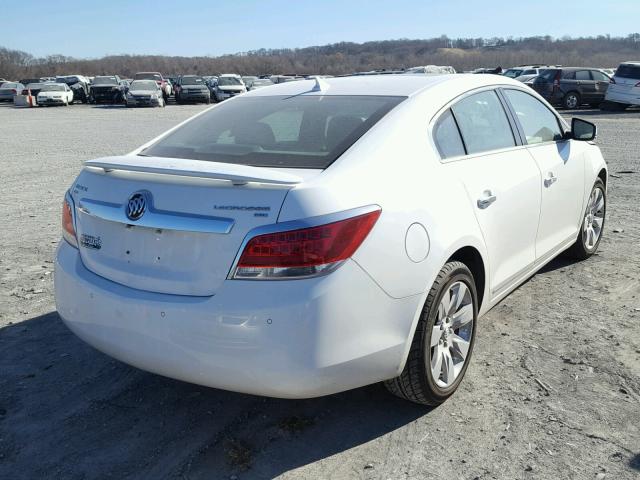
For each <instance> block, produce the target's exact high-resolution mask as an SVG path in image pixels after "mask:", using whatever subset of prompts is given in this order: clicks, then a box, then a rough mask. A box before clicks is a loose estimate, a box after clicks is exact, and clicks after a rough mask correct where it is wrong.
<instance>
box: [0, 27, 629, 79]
mask: <svg viewBox="0 0 640 480" xmlns="http://www.w3.org/2000/svg"><path fill="white" fill-rule="evenodd" d="M634 59H635V60H640V34H639V33H633V34H630V35H627V36H625V37H611V36H609V35H606V36H597V37H580V38H570V37H563V38H559V39H557V38H552V37H550V36H541V37H526V38H501V37H495V38H456V39H452V38H448V37H447V36H441V37H437V38H430V39H424V40H409V39H400V40H387V41H373V42H365V43H350V42H341V43H335V44H331V45H324V46H315V47H305V48H291V49H289V48H286V49H259V50H254V51H249V52H239V53H235V54H232V55H222V56H217V57H213V56H196V57H183V56H164V55H110V56H106V57H102V58H98V59H78V58H73V57H67V56H63V55H49V56H46V57H41V58H39V57H35V56H33V55H31V54H29V53H27V52H23V51H19V50H10V49H7V48H2V47H0V77H4V78H7V79H19V78H25V77H41V76H55V75H74V74H75V75H88V76H91V75H109V74H112V75H113V74H117V75H121V76H123V77H131V76H133V75H134V74H135V73H136V72H141V71H159V72H162V73H163V74H165V75H172V74H174V75H175V74H185V75H186V74H197V75H215V74H220V73H230V72H232V73H239V74H241V75H256V74H306V75H309V74H319V75H343V74H349V73H354V72H358V71H370V70H380V69H404V68H409V67H413V66H418V65H430V64H435V65H451V66H453V67H454V68H455V69H456V70H457V71H465V70H472V69H474V68H480V67H497V66H502V67H503V68H506V67H510V66H514V65H526V64H537V63H540V64H551V65H565V66H569V65H571V66H591V67H602V68H606V67H616V66H617V65H618V64H619V63H620V62H622V61H625V60H634Z"/></svg>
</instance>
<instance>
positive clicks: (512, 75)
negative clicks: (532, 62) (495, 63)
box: [504, 68, 522, 78]
mask: <svg viewBox="0 0 640 480" xmlns="http://www.w3.org/2000/svg"><path fill="white" fill-rule="evenodd" d="M520 75H522V70H521V69H516V68H510V69H509V70H507V71H506V72H504V76H505V77H509V78H516V77H519V76H520Z"/></svg>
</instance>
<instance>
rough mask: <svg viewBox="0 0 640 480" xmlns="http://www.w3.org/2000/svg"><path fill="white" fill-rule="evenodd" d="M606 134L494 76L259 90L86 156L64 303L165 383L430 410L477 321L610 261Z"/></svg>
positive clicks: (70, 209) (73, 197) (63, 308)
mask: <svg viewBox="0 0 640 480" xmlns="http://www.w3.org/2000/svg"><path fill="white" fill-rule="evenodd" d="M595 135H596V127H595V125H593V124H592V123H589V122H587V121H584V120H580V119H578V118H573V120H572V124H571V126H569V125H568V124H567V123H566V121H565V120H564V119H563V118H562V117H561V116H560V115H559V114H558V113H557V112H556V111H555V110H554V109H553V108H552V107H551V106H550V105H549V104H548V103H547V102H545V101H544V100H543V99H542V98H540V96H539V95H537V94H536V93H535V92H533V91H532V90H531V89H529V88H527V87H525V86H524V85H523V84H522V83H520V82H516V81H514V80H512V79H509V78H505V77H499V76H495V75H465V76H462V75H446V76H430V75H429V76H427V75H400V76H395V77H389V76H374V77H367V78H358V77H348V78H334V79H326V80H320V79H315V80H306V81H300V82H292V83H286V84H283V85H278V86H274V87H271V88H266V89H262V90H257V91H253V92H249V93H248V94H246V95H243V96H241V97H239V98H237V99H234V101H232V102H225V103H223V104H221V105H219V106H218V107H216V108H211V109H208V110H207V111H205V112H203V113H201V114H199V115H197V116H195V117H193V118H191V119H189V120H187V121H186V122H184V123H183V124H181V125H180V126H178V127H177V128H173V129H171V130H169V131H168V132H166V133H164V134H162V135H160V136H159V137H158V138H156V139H154V140H151V141H149V142H147V143H146V144H144V145H142V146H140V147H139V148H138V149H136V150H134V151H133V152H131V153H130V154H127V155H124V156H116V157H108V158H100V159H96V160H89V161H87V162H85V164H84V168H83V169H82V171H81V172H80V174H79V176H78V178H77V180H76V181H74V182H73V187H72V188H70V189H69V190H68V192H67V193H66V195H65V198H64V203H63V209H62V226H63V232H62V237H63V238H62V239H61V241H60V244H59V247H58V249H57V252H56V260H55V299H56V306H57V310H58V313H59V314H60V317H61V318H62V320H63V321H64V322H65V324H66V325H67V326H68V327H69V328H70V329H71V330H72V331H73V332H74V333H75V334H76V335H78V336H79V337H80V338H82V339H83V340H85V341H86V342H87V343H89V344H91V345H93V346H94V347H95V348H97V349H99V350H101V351H103V352H105V353H107V354H108V355H111V356H112V357H115V358H117V359H119V360H121V361H123V362H126V363H129V364H132V365H134V366H137V367H139V368H142V369H145V370H149V371H152V372H155V373H157V374H161V375H164V376H167V377H172V378H177V379H181V380H184V381H187V382H194V383H198V384H202V385H207V386H210V387H214V388H221V389H227V390H233V391H239V392H244V393H249V394H258V395H268V396H275V397H285V398H308V397H317V396H321V395H328V394H333V393H337V392H340V391H344V390H348V389H352V388H357V387H361V386H364V385H368V384H371V383H376V382H381V381H385V383H386V385H387V387H388V389H389V390H390V391H391V392H392V393H393V394H395V395H397V396H399V397H402V398H404V399H407V400H410V401H413V402H417V403H421V404H427V405H437V404H440V403H442V402H444V401H445V400H446V399H447V398H448V397H450V396H451V395H452V394H453V393H454V392H455V391H456V389H457V388H458V386H459V385H460V383H461V382H462V380H463V377H464V375H465V372H466V370H467V367H468V365H469V364H470V360H471V356H472V351H473V349H474V339H475V337H476V330H477V328H478V327H482V325H483V324H482V322H479V321H478V319H479V318H480V317H482V315H484V314H485V313H487V312H488V311H489V310H490V309H491V308H492V307H493V306H495V305H497V304H499V302H501V301H502V299H504V298H505V297H506V296H507V295H509V293H510V292H512V291H513V290H515V289H516V288H518V286H519V285H521V284H522V283H523V282H525V281H526V280H527V279H528V278H530V277H531V276H532V275H533V274H534V273H535V272H536V271H538V270H539V269H541V268H542V267H543V266H544V265H546V264H547V263H548V262H550V261H551V260H552V259H553V258H554V257H556V256H557V255H559V254H560V253H562V252H564V251H567V250H568V251H567V254H569V255H571V256H573V257H574V258H576V259H586V258H588V257H590V256H591V255H593V254H594V253H596V251H597V250H598V245H599V243H600V240H601V238H602V232H603V226H604V222H605V212H606V201H607V188H606V183H607V166H606V163H605V161H604V159H603V157H602V154H601V152H600V149H599V148H598V147H597V146H596V145H594V144H593V142H592V140H593V139H594V138H595ZM389 158H394V162H393V168H390V162H389ZM141 173H142V174H141ZM193 177H196V179H194V178H193ZM200 179H202V181H199V180H200ZM425 179H428V184H429V188H425ZM205 182H206V183H205ZM80 185H82V188H79V186H80ZM597 266H598V265H597V263H596V264H594V265H593V266H592V267H593V268H594V269H596V270H597ZM539 320H540V321H547V322H553V321H555V317H553V318H548V319H545V318H541V319H539ZM489 347H490V348H493V346H491V345H489ZM87 368H89V366H88V367H87ZM516 387H517V386H513V388H516Z"/></svg>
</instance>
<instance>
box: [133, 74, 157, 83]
mask: <svg viewBox="0 0 640 480" xmlns="http://www.w3.org/2000/svg"><path fill="white" fill-rule="evenodd" d="M161 79H162V77H161V76H160V75H159V74H157V73H136V80H155V81H157V82H159V81H160V80H161Z"/></svg>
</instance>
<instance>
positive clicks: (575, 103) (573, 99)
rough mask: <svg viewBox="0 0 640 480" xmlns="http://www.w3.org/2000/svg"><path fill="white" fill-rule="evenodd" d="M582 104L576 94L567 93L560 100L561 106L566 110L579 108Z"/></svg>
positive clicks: (578, 95)
mask: <svg viewBox="0 0 640 480" xmlns="http://www.w3.org/2000/svg"><path fill="white" fill-rule="evenodd" d="M581 104H582V99H581V98H580V94H579V93H578V92H569V93H567V94H566V95H565V96H564V97H563V98H562V106H563V107H564V108H566V109H567V110H572V109H575V108H579V107H580V105H581Z"/></svg>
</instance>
